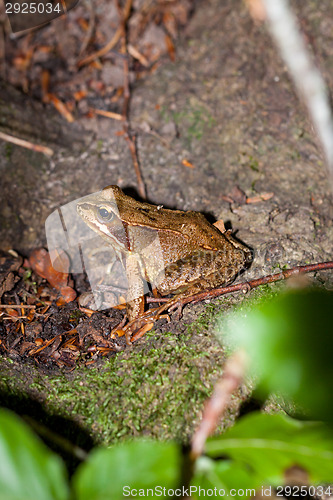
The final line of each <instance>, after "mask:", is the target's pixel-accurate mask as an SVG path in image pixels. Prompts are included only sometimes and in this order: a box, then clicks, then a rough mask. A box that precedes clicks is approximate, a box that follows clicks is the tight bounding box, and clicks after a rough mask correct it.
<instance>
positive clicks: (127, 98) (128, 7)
mask: <svg viewBox="0 0 333 500" xmlns="http://www.w3.org/2000/svg"><path fill="white" fill-rule="evenodd" d="M116 3H117V6H118V10H119V13H120V16H121V27H122V34H121V35H122V53H123V54H126V55H127V54H128V53H129V51H128V46H127V40H126V21H127V18H128V15H129V12H130V10H131V5H132V0H127V3H126V5H125V8H124V11H123V13H121V9H120V7H119V4H118V2H116ZM123 64H124V104H123V113H122V114H123V120H124V124H123V130H124V136H125V139H126V140H127V143H128V147H129V150H130V153H131V156H132V162H133V166H134V171H135V174H136V178H137V182H138V191H139V194H140V196H141V198H143V199H145V198H146V188H145V185H144V182H143V178H142V175H141V170H140V165H139V160H138V154H137V149H136V141H135V137H134V135H132V134H131V131H130V125H129V105H130V99H131V92H130V85H129V67H128V57H125V58H124V63H123Z"/></svg>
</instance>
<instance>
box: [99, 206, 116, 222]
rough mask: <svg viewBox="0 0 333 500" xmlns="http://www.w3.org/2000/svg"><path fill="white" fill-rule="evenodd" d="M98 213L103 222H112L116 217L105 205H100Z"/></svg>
mask: <svg viewBox="0 0 333 500" xmlns="http://www.w3.org/2000/svg"><path fill="white" fill-rule="evenodd" d="M97 213H98V218H99V219H100V220H101V221H103V222H110V221H111V220H112V219H113V217H114V213H113V212H111V210H108V209H107V208H105V207H98V209H97Z"/></svg>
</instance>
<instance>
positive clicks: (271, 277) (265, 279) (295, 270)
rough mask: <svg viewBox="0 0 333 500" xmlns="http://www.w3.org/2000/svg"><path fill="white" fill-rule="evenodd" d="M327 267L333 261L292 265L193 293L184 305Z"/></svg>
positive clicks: (329, 267) (332, 267) (329, 266)
mask: <svg viewBox="0 0 333 500" xmlns="http://www.w3.org/2000/svg"><path fill="white" fill-rule="evenodd" d="M327 269H333V261H328V262H319V263H317V264H308V265H307V266H296V267H292V268H291V269H284V270H283V271H281V272H279V273H276V274H268V275H267V276H262V277H261V278H256V279H253V280H250V281H245V282H244V283H237V284H236V285H230V286H226V287H221V288H215V289H214V290H208V291H207V292H201V293H198V294H196V295H193V296H192V297H186V298H185V299H184V300H183V301H182V305H185V304H187V303H188V302H193V303H194V304H195V303H196V302H200V301H201V300H206V299H210V298H213V297H219V296H220V295H225V294H227V293H232V292H238V291H239V290H242V291H243V292H247V291H249V290H251V289H252V288H256V287H257V286H261V285H266V284H267V283H274V282H275V281H281V280H285V279H287V278H290V277H291V276H295V275H297V274H301V273H311V272H315V271H324V270H327ZM192 299H193V300H192Z"/></svg>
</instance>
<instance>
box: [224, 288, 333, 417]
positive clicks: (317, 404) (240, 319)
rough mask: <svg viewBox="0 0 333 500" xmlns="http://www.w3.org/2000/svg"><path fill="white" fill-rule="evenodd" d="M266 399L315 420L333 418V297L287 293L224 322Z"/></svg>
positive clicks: (322, 292)
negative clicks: (284, 402) (271, 396)
mask: <svg viewBox="0 0 333 500" xmlns="http://www.w3.org/2000/svg"><path fill="white" fill-rule="evenodd" d="M227 336H228V337H229V338H230V339H231V342H232V343H233V344H234V345H237V346H238V347H239V346H241V347H243V348H245V350H246V352H247V353H248V354H249V356H250V361H251V366H252V369H253V372H254V374H255V375H257V376H258V381H259V386H258V389H259V390H261V392H262V393H263V394H264V395H267V394H268V393H271V392H273V393H274V392H279V393H282V394H283V395H284V396H289V398H292V399H293V400H294V401H295V402H296V403H297V404H299V405H300V406H302V407H303V408H304V409H305V410H307V412H308V414H309V415H310V416H311V417H312V418H315V419H320V420H325V419H331V420H332V415H333V398H332V394H333V363H332V355H333V293H332V292H327V291H325V290H319V289H313V288H312V289H303V290H294V291H289V292H286V293H284V294H281V295H280V296H278V297H277V298H275V299H273V300H270V301H265V302H263V303H262V304H261V305H259V306H258V307H256V308H254V309H253V310H251V311H250V312H248V313H247V314H246V315H245V316H244V314H241V313H239V314H236V315H235V316H234V317H233V318H231V319H230V320H229V321H228V325H227Z"/></svg>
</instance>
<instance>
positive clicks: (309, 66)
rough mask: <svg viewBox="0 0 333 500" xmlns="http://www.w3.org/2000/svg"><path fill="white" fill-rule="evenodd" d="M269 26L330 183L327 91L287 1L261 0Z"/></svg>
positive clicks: (331, 120) (332, 152)
mask: <svg viewBox="0 0 333 500" xmlns="http://www.w3.org/2000/svg"><path fill="white" fill-rule="evenodd" d="M262 3H263V5H264V8H265V11H266V15H267V20H268V23H269V29H270V32H271V35H272V37H273V38H274V40H275V43H276V45H277V46H278V49H279V51H280V54H281V56H282V59H283V61H284V62H285V64H286V66H287V67H288V70H289V73H290V75H291V77H292V79H293V80H294V83H295V86H296V89H297V91H298V94H299V96H300V97H301V98H303V101H304V102H305V105H306V107H307V109H308V113H309V115H310V118H311V120H312V123H313V125H314V128H315V129H316V131H317V133H318V137H319V140H320V142H321V145H322V148H323V151H324V154H325V156H326V161H327V166H328V171H329V174H330V181H331V185H333V115H332V110H331V106H330V102H329V94H328V91H327V88H326V85H325V82H324V79H323V77H322V76H321V74H320V71H319V70H318V69H317V68H316V66H315V64H314V62H313V57H312V56H311V55H310V53H309V51H308V49H307V46H306V44H305V42H304V38H303V36H302V34H301V32H300V30H299V27H298V25H297V20H296V17H295V16H294V15H293V13H292V11H291V9H290V5H289V2H288V0H279V1H276V0H262Z"/></svg>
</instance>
